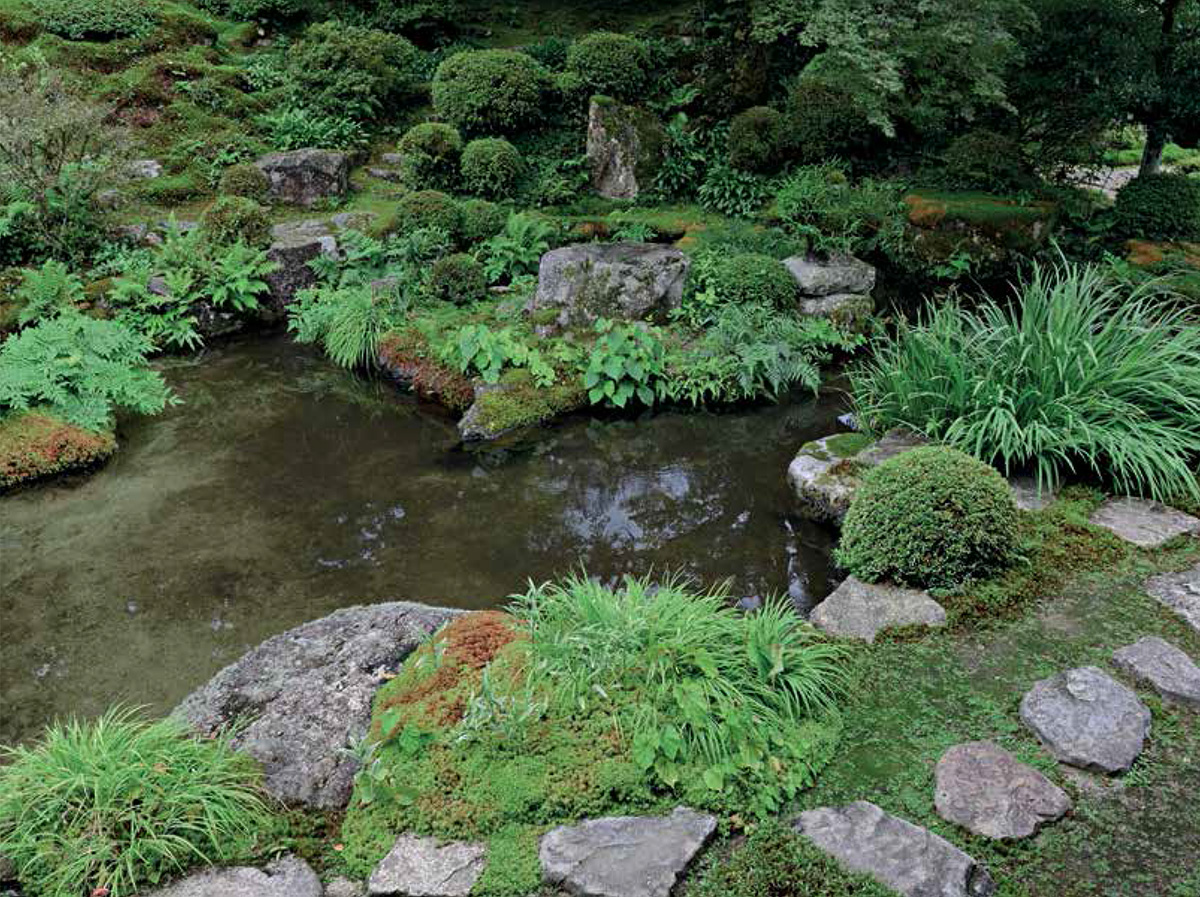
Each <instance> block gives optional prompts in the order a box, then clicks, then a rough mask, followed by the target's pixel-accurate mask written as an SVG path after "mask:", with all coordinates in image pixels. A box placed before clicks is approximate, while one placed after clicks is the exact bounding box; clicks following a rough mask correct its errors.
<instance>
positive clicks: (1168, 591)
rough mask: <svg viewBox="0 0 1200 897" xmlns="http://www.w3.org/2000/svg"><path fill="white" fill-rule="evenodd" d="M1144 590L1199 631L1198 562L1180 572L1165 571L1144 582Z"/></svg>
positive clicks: (1199, 587) (1199, 579)
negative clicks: (1189, 568)
mask: <svg viewBox="0 0 1200 897" xmlns="http://www.w3.org/2000/svg"><path fill="white" fill-rule="evenodd" d="M1146 591H1147V592H1148V593H1149V594H1150V595H1151V596H1152V597H1154V598H1156V599H1158V601H1159V603H1161V604H1163V605H1165V606H1167V607H1169V608H1170V609H1171V610H1173V611H1175V613H1177V614H1179V616H1181V617H1183V619H1184V620H1185V621H1186V622H1187V624H1188V625H1189V626H1191V627H1192V628H1193V629H1194V630H1196V631H1197V632H1200V564H1197V565H1196V566H1195V567H1193V568H1192V569H1191V570H1184V571H1183V572H1182V573H1165V574H1163V575H1162V576H1155V577H1153V578H1151V579H1149V580H1147V582H1146Z"/></svg>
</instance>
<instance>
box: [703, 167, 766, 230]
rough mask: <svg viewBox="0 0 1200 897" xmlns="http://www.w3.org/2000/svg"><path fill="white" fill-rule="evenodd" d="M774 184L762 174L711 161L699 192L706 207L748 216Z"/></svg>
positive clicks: (737, 215) (759, 209) (733, 214)
mask: <svg viewBox="0 0 1200 897" xmlns="http://www.w3.org/2000/svg"><path fill="white" fill-rule="evenodd" d="M771 191H772V188H771V184H770V182H769V181H768V180H767V179H766V178H764V177H763V176H762V175H759V174H755V173H753V172H750V171H740V170H738V169H736V168H730V167H729V166H728V165H712V166H710V167H709V169H708V172H707V173H706V174H705V176H704V183H702V184H701V185H700V190H699V191H698V196H699V198H700V204H701V205H702V206H704V208H706V209H709V210H711V211H714V212H720V213H721V214H722V215H729V216H731V217H737V218H749V217H751V216H753V215H755V214H756V213H758V212H759V211H761V210H762V207H763V206H764V205H766V204H767V201H768V200H769V199H770V198H771Z"/></svg>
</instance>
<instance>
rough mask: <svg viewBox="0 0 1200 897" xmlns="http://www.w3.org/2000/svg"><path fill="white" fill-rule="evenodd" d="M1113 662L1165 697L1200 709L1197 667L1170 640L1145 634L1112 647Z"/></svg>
mask: <svg viewBox="0 0 1200 897" xmlns="http://www.w3.org/2000/svg"><path fill="white" fill-rule="evenodd" d="M1113 663H1114V664H1116V666H1117V668H1118V669H1120V670H1123V671H1124V672H1126V673H1128V674H1129V675H1130V676H1133V677H1134V678H1135V679H1138V680H1141V681H1142V682H1149V683H1150V684H1151V685H1152V686H1154V689H1155V691H1157V692H1158V693H1159V694H1160V695H1162V696H1163V697H1164V698H1166V699H1167V700H1168V701H1174V702H1176V703H1178V704H1183V705H1184V706H1186V707H1191V708H1193V709H1200V668H1198V667H1197V666H1196V664H1195V663H1194V662H1193V661H1192V659H1191V658H1190V657H1188V656H1187V655H1186V654H1184V653H1183V652H1182V651H1180V650H1179V649H1178V648H1176V647H1175V646H1174V645H1172V644H1171V643H1170V642H1167V641H1164V640H1163V639H1160V638H1155V637H1154V636H1146V637H1145V638H1143V639H1139V640H1138V641H1136V642H1134V643H1133V644H1132V645H1127V646H1126V647H1124V648H1120V649H1118V650H1117V651H1115V652H1114V653H1113Z"/></svg>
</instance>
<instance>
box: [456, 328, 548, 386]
mask: <svg viewBox="0 0 1200 897" xmlns="http://www.w3.org/2000/svg"><path fill="white" fill-rule="evenodd" d="M438 358H439V359H440V360H441V361H444V362H445V363H447V364H449V365H450V366H452V367H454V368H456V369H457V370H459V371H462V372H463V373H464V374H465V373H468V372H470V371H475V372H476V373H478V374H479V376H480V377H482V378H483V380H484V382H485V383H499V382H500V375H501V373H502V372H503V371H504V369H505V368H508V367H513V368H521V367H524V368H528V369H529V372H530V373H531V374H532V375H533V378H534V382H535V383H536V384H537V385H538V386H542V387H548V386H552V385H553V384H554V381H555V379H556V377H557V375H556V374H555V371H554V368H553V367H552V366H551V365H550V364H549V362H547V361H546V359H544V358H543V357H542V355H541V353H540V352H539V351H538V350H537V349H535V348H532V347H530V346H529V345H528V343H527V342H526V341H524V340H522V339H521V338H520V337H518V336H517V334H516V332H515V331H514V330H512V329H511V328H509V327H502V328H499V329H495V330H493V329H492V328H490V327H488V326H487V325H485V324H464V325H463V326H462V327H460V328H458V330H457V331H455V332H454V334H453V335H452V336H451V338H450V339H449V340H447V341H445V342H444V343H442V344H441V345H440V347H439V349H438Z"/></svg>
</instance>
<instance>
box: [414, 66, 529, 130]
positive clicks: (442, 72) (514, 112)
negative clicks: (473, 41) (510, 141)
mask: <svg viewBox="0 0 1200 897" xmlns="http://www.w3.org/2000/svg"><path fill="white" fill-rule="evenodd" d="M549 88H550V76H549V74H548V73H547V72H546V70H545V69H544V68H542V66H541V65H540V64H538V62H537V60H535V59H534V58H533V57H531V56H527V55H525V54H524V53H518V52H517V51H515V50H468V51H465V52H462V53H456V54H455V55H453V56H451V57H450V58H449V59H446V60H444V61H443V62H442V63H441V65H439V66H438V68H437V73H436V74H435V75H434V79H433V106H434V109H436V110H437V113H438V115H439V116H440V117H442V118H444V119H445V120H446V121H448V122H450V123H451V124H452V125H454V126H456V127H457V128H458V129H459V130H461V131H463V132H466V133H472V134H479V133H499V134H511V133H514V132H518V131H522V130H525V129H527V128H530V127H533V126H534V125H536V124H538V123H539V122H540V121H541V120H542V117H543V114H544V103H545V98H546V93H547V91H548V90H549Z"/></svg>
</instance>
